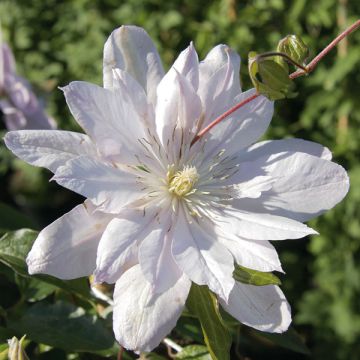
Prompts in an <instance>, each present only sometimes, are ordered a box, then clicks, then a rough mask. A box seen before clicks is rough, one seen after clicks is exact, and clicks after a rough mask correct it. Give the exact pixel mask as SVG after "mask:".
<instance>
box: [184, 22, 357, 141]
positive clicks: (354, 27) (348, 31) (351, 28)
mask: <svg viewBox="0 0 360 360" xmlns="http://www.w3.org/2000/svg"><path fill="white" fill-rule="evenodd" d="M359 27H360V19H359V20H357V21H355V22H354V23H353V24H352V25H351V26H349V27H348V28H347V29H346V30H344V31H343V32H342V33H341V34H339V35H338V36H337V37H336V38H335V39H334V40H333V41H332V42H331V43H330V44H329V45H328V46H326V47H325V49H324V50H322V51H321V52H320V53H319V54H318V55H316V56H315V57H314V59H312V60H311V61H310V63H309V64H308V65H306V67H305V68H306V70H297V71H295V72H293V73H292V74H290V75H289V77H290V79H295V78H298V77H300V76H303V75H305V74H309V73H310V72H312V71H313V70H314V69H315V67H316V66H317V64H318V63H319V62H320V61H321V59H322V58H323V57H325V56H326V55H327V54H328V53H329V52H330V51H331V50H332V49H333V48H334V47H335V46H336V45H337V44H338V43H339V42H340V41H341V40H343V39H344V38H345V37H347V36H348V35H350V34H351V33H352V32H354V31H355V30H357V29H358V28H359ZM258 96H260V94H258V93H255V94H253V95H251V96H249V97H248V98H246V99H244V100H242V101H241V102H239V103H238V104H236V105H235V106H233V107H232V108H230V109H229V110H227V111H226V112H224V113H223V114H222V115H220V116H219V117H218V118H216V119H215V120H214V121H212V122H211V123H210V124H209V125H208V126H206V127H205V128H204V129H202V130H201V131H199V132H198V134H197V135H196V136H195V137H194V139H193V140H192V142H191V145H194V144H195V143H196V142H197V141H198V140H200V138H201V137H202V136H204V135H205V134H206V133H207V132H208V131H210V130H211V129H212V128H213V127H214V126H215V125H217V124H218V123H219V122H221V121H222V120H224V119H225V118H227V117H228V116H229V115H231V114H232V113H233V112H235V111H236V110H238V109H240V108H241V107H243V106H245V105H246V104H248V103H249V102H251V101H253V100H255V99H256V98H257V97H258Z"/></svg>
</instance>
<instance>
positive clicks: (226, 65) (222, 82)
mask: <svg viewBox="0 0 360 360" xmlns="http://www.w3.org/2000/svg"><path fill="white" fill-rule="evenodd" d="M239 73H240V57H239V55H238V54H237V53H236V52H235V51H233V50H232V49H231V48H229V47H228V46H226V45H218V46H215V47H214V48H213V49H212V50H211V51H210V52H209V54H208V55H207V56H206V58H205V59H204V60H203V61H201V62H200V65H199V78H200V81H199V90H198V94H199V97H200V99H201V102H202V104H203V111H204V113H203V127H205V126H206V125H208V124H209V122H210V121H212V120H215V118H217V117H218V116H219V115H220V114H222V113H223V112H224V111H225V110H227V109H228V108H230V107H231V106H232V105H235V104H236V98H237V96H238V95H239V94H240V92H241V88H240V80H239Z"/></svg>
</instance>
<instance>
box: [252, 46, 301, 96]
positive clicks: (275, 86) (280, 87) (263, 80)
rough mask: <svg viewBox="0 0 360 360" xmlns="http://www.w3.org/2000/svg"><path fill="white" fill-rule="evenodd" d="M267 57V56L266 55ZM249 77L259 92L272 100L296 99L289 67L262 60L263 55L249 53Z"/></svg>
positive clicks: (265, 59)
mask: <svg viewBox="0 0 360 360" xmlns="http://www.w3.org/2000/svg"><path fill="white" fill-rule="evenodd" d="M264 56H265V55H264ZM249 75H250V78H251V81H252V83H253V85H254V86H255V88H256V90H257V92H258V93H259V94H262V95H264V96H266V97H267V98H269V99H270V100H280V99H284V98H290V97H294V96H295V95H296V94H295V93H294V92H293V89H294V86H295V85H294V83H293V81H292V80H291V79H290V78H289V74H288V69H287V67H285V66H283V65H280V64H278V63H277V62H276V61H274V60H269V59H267V58H265V57H264V58H262V57H261V54H259V55H258V54H256V53H255V52H250V53H249Z"/></svg>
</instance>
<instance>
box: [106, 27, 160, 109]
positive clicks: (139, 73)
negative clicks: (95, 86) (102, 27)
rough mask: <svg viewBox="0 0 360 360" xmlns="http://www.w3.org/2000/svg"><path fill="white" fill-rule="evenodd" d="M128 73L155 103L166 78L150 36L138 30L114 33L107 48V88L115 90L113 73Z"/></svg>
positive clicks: (126, 28)
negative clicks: (159, 85)
mask: <svg viewBox="0 0 360 360" xmlns="http://www.w3.org/2000/svg"><path fill="white" fill-rule="evenodd" d="M114 68H119V69H121V70H124V71H126V72H128V73H129V74H130V75H131V76H132V77H133V78H134V79H135V80H137V82H138V83H139V84H140V85H141V86H142V87H143V89H144V90H145V92H146V94H147V97H148V99H149V102H151V103H152V104H154V105H155V103H156V87H157V85H158V84H159V82H160V80H161V78H162V77H163V76H164V70H163V67H162V64H161V60H160V56H159V54H158V52H157V50H156V47H155V45H154V43H153V42H152V40H151V38H150V37H149V35H148V34H147V33H146V31H145V30H143V29H142V28H140V27H137V26H121V27H120V28H118V29H116V30H114V31H113V32H112V33H111V35H110V36H109V38H108V39H107V41H106V43H105V46H104V63H103V74H104V87H105V88H112V85H113V82H112V79H113V78H112V70H113V69H114Z"/></svg>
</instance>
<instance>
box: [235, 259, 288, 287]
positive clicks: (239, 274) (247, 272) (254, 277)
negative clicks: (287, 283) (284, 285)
mask: <svg viewBox="0 0 360 360" xmlns="http://www.w3.org/2000/svg"><path fill="white" fill-rule="evenodd" d="M233 277H234V279H235V280H236V281H239V282H241V283H243V284H249V285H256V286H264V285H281V281H280V279H279V278H278V277H277V276H276V275H274V274H273V273H271V272H261V271H257V270H252V269H248V268H246V267H243V266H240V265H237V264H235V270H234V272H233Z"/></svg>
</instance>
